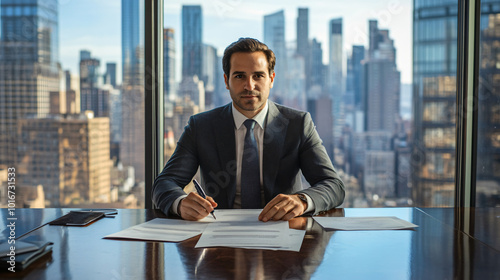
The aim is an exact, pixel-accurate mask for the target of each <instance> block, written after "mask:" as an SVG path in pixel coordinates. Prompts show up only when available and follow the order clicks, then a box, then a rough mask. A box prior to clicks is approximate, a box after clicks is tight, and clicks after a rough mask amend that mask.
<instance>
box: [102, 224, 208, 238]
mask: <svg viewBox="0 0 500 280" xmlns="http://www.w3.org/2000/svg"><path fill="white" fill-rule="evenodd" d="M212 220H213V218H212ZM208 224H209V223H207V222H192V221H185V220H178V219H160V218H156V219H153V220H151V221H148V222H145V223H142V224H139V225H136V226H133V227H129V228H127V229H125V230H122V231H120V232H117V233H113V234H110V235H107V236H105V237H104V238H113V239H135V240H152V241H170V242H179V241H183V240H186V239H189V238H191V237H194V236H196V235H199V234H201V233H202V232H203V230H204V229H205V228H206V227H207V225H208Z"/></svg>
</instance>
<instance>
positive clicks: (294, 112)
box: [269, 102, 308, 120]
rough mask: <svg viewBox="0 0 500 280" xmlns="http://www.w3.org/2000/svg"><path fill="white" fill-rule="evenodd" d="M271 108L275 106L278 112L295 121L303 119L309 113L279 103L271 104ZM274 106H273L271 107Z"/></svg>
mask: <svg viewBox="0 0 500 280" xmlns="http://www.w3.org/2000/svg"><path fill="white" fill-rule="evenodd" d="M269 104H270V106H274V107H275V108H276V109H277V110H278V112H279V113H280V114H281V115H282V116H283V117H285V118H287V119H290V120H293V119H303V118H304V117H305V116H306V115H307V114H308V112H305V111H301V110H298V109H294V108H290V107H287V106H285V105H281V104H278V103H274V102H270V103H269ZM271 104H272V105H271Z"/></svg>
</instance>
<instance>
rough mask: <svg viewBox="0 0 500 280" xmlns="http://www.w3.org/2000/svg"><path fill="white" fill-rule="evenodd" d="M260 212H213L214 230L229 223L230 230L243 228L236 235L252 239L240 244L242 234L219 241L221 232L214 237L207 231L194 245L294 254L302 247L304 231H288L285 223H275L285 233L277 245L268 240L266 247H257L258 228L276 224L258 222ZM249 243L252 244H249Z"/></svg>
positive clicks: (244, 210) (208, 219)
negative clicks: (245, 235) (222, 224)
mask: <svg viewBox="0 0 500 280" xmlns="http://www.w3.org/2000/svg"><path fill="white" fill-rule="evenodd" d="M261 211H262V209H221V210H215V215H216V216H217V220H216V225H213V227H214V228H215V227H218V229H220V226H221V224H220V223H222V222H224V223H227V222H231V225H232V227H233V228H232V229H231V230H234V228H235V227H238V228H240V226H243V227H241V228H240V230H242V231H239V232H238V233H246V234H247V235H248V234H251V235H254V237H253V238H251V239H247V238H244V239H245V240H244V241H243V242H242V241H241V239H242V238H243V236H242V234H240V235H239V236H238V235H234V234H232V235H231V238H230V239H229V240H224V239H223V240H220V239H219V238H218V237H219V236H222V235H224V232H223V231H220V232H218V234H216V236H215V235H211V234H213V233H210V231H209V230H205V231H204V232H203V234H202V235H201V237H200V241H201V243H200V241H199V242H198V243H197V244H196V248H199V247H215V246H223V247H233V248H246V249H265V250H266V249H267V250H284V251H295V252H298V251H300V247H301V246H302V241H303V240H304V235H305V232H306V231H305V230H295V229H290V228H288V223H286V222H277V223H280V225H279V230H280V231H281V230H284V231H285V232H284V233H280V234H283V235H282V239H281V240H280V242H279V244H277V243H274V242H271V241H272V240H268V241H266V242H267V243H266V245H264V246H259V245H258V243H259V239H258V238H257V237H258V236H259V234H260V233H259V228H263V227H266V225H268V226H267V227H274V226H273V225H272V223H276V222H268V223H263V222H260V221H259V214H260V212H261ZM201 222H213V218H211V216H207V217H206V218H205V219H202V220H201ZM226 225H227V224H226ZM269 225H270V226H269ZM285 225H286V226H285ZM210 227H212V226H210ZM244 227H249V229H243V228H244ZM207 229H210V228H207ZM226 233H227V232H226ZM232 233H234V232H232ZM250 242H252V243H251V244H250ZM243 243H246V244H249V246H245V245H244V244H243ZM269 244H271V245H269Z"/></svg>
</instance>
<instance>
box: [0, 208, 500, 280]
mask: <svg viewBox="0 0 500 280" xmlns="http://www.w3.org/2000/svg"><path fill="white" fill-rule="evenodd" d="M16 211H18V212H17V213H16V216H17V217H18V223H17V225H18V227H16V234H17V236H20V235H21V234H22V233H25V232H28V231H29V230H30V229H32V228H35V227H37V226H39V225H42V224H44V223H46V222H48V221H51V220H53V219H54V218H56V217H60V216H62V215H63V214H65V213H67V212H69V211H70V209H17V210H16ZM481 211H482V210H481ZM476 212H477V211H476ZM453 213H454V211H453V209H441V208H433V209H419V208H351V209H334V210H331V211H329V212H328V213H326V215H327V216H346V217H354V216H396V217H399V218H402V219H405V220H408V221H410V222H412V223H414V224H417V225H419V227H418V228H417V229H416V230H394V231H324V230H323V229H322V228H321V227H320V226H319V225H318V224H317V223H315V222H314V221H313V220H312V219H311V218H296V219H294V220H292V223H291V226H292V227H294V228H302V229H306V230H307V233H306V236H305V238H304V241H303V244H302V248H301V250H300V252H288V251H271V250H248V249H233V248H208V249H195V248H194V245H195V244H196V242H197V240H198V238H199V237H194V238H192V239H190V240H186V241H184V242H180V243H164V242H141V241H118V240H109V239H102V237H104V236H106V235H108V234H111V233H115V232H117V231H120V230H123V229H126V228H128V227H130V226H133V225H136V224H139V223H142V222H145V221H148V220H151V219H153V218H157V217H164V215H163V214H162V213H161V212H159V211H157V210H144V209H123V210H119V213H118V215H117V217H116V218H103V219H101V220H99V221H97V222H95V223H93V224H91V225H89V226H87V227H61V226H48V225H47V226H44V227H42V228H40V229H38V230H36V231H34V232H32V233H30V234H28V235H26V236H25V237H23V239H31V240H47V241H52V242H54V246H53V253H52V256H51V257H49V258H47V259H46V260H43V261H41V262H39V263H37V264H35V265H33V266H32V267H30V268H28V269H27V270H26V271H23V272H21V273H15V274H14V273H8V272H1V273H0V279H4V278H9V279H11V278H13V279H15V278H19V279H106V280H112V279H310V278H312V279H426V280H427V279H500V250H499V249H498V248H496V247H495V246H491V245H490V244H488V243H487V242H485V241H482V240H480V239H479V238H477V237H474V236H471V235H470V234H465V233H464V232H463V231H460V230H458V229H456V228H455V227H454V225H453V222H450V221H453V220H452V219H451V218H449V217H448V216H449V215H452V216H453ZM481 213H483V212H481ZM484 214H486V215H490V214H491V215H493V216H494V215H498V212H497V210H492V211H491V212H488V211H485V212H484ZM0 215H1V217H2V218H1V219H2V221H4V223H5V221H7V220H6V218H7V217H6V209H1V211H0ZM476 218H479V217H476ZM483 218H484V221H491V219H488V218H487V217H483ZM450 219H451V220H450ZM495 219H496V216H495ZM498 220H499V219H496V220H494V221H496V223H495V224H492V225H491V224H487V226H488V227H489V228H494V229H495V230H496V233H498V232H500V224H499V221H498ZM488 231H490V230H488ZM8 234H9V232H8V231H7V229H2V235H1V236H0V238H1V240H2V241H5V240H6V238H7V236H8ZM496 236H499V235H498V234H497V235H496ZM496 238H498V237H496Z"/></svg>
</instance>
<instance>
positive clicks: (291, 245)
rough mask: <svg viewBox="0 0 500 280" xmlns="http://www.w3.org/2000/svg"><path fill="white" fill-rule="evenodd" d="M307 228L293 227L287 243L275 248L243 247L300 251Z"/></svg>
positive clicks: (289, 230) (288, 232)
mask: <svg viewBox="0 0 500 280" xmlns="http://www.w3.org/2000/svg"><path fill="white" fill-rule="evenodd" d="M305 234H306V231H305V230H298V229H291V228H289V229H288V231H287V239H286V243H287V244H286V245H284V246H282V247H279V248H275V247H241V248H245V249H264V250H275V251H277V250H280V251H293V252H299V251H300V247H302V241H304V235H305Z"/></svg>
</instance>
